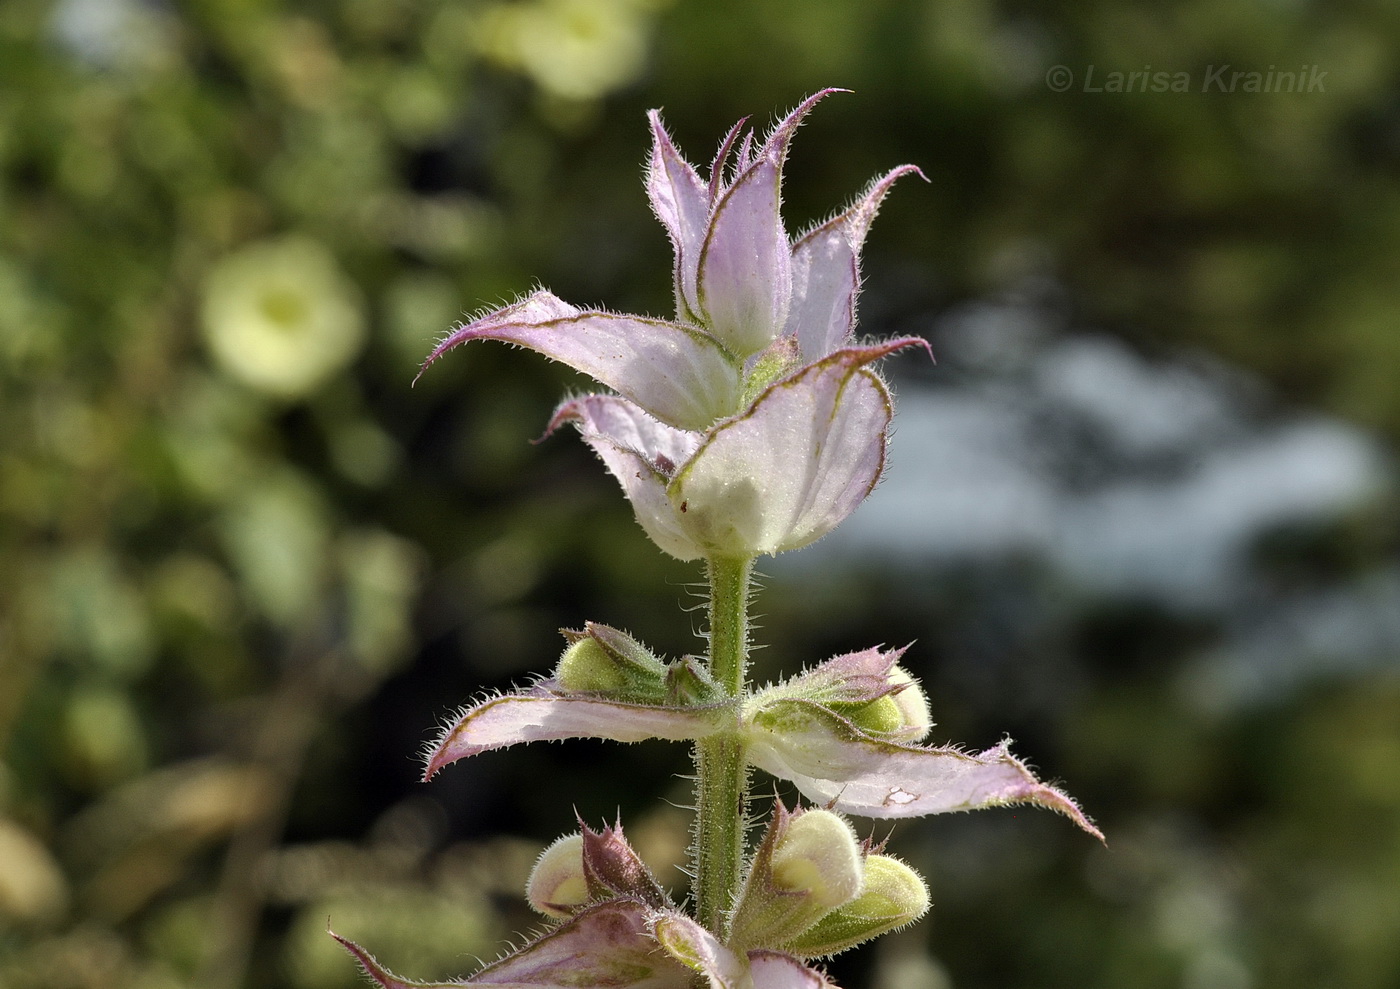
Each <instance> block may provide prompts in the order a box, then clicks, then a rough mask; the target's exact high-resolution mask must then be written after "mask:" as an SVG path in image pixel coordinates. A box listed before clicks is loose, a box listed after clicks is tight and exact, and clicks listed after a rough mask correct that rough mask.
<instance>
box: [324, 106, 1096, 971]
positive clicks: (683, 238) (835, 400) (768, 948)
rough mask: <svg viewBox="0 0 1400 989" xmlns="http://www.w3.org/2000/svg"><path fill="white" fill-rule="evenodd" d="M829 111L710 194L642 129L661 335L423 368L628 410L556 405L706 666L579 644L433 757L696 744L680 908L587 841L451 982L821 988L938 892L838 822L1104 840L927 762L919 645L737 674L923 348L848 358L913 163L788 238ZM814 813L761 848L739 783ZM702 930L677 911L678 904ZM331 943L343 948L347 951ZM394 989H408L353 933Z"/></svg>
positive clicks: (745, 155) (936, 753)
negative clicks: (1022, 812)
mask: <svg viewBox="0 0 1400 989" xmlns="http://www.w3.org/2000/svg"><path fill="white" fill-rule="evenodd" d="M830 92H832V91H831V90H827V91H824V92H821V93H817V94H815V95H814V96H812V97H810V98H808V99H807V100H806V101H805V102H803V103H802V104H801V105H800V106H798V107H797V109H795V110H794V111H793V112H792V113H790V114H789V115H788V116H787V117H785V118H784V119H783V120H782V121H781V122H779V123H778V124H777V126H776V127H774V128H773V130H772V131H771V132H770V133H769V134H768V135H767V137H766V138H763V139H760V138H758V137H755V135H754V132H753V131H752V130H749V131H744V123H745V121H742V120H741V121H740V122H739V123H738V124H736V125H735V126H734V127H733V128H732V129H731V130H730V131H729V133H728V134H727V135H726V136H725V138H724V140H723V141H722V142H721V144H720V146H719V151H718V153H717V154H716V156H715V158H714V162H713V164H712V165H711V166H710V171H709V175H708V177H703V176H702V175H701V174H700V173H699V172H698V171H697V170H696V169H695V168H694V167H693V166H692V165H690V164H689V163H687V162H686V160H685V159H684V158H682V157H681V155H680V153H679V152H678V151H677V150H676V148H675V146H674V145H673V143H672V141H671V138H670V136H669V135H668V134H667V132H666V130H665V128H664V126H663V125H662V122H661V118H660V115H659V114H658V113H657V112H655V111H653V112H652V113H651V115H650V120H651V131H652V150H651V158H650V162H649V165H648V168H647V171H646V188H647V195H648V196H649V197H650V199H651V205H652V208H653V209H654V210H655V211H656V215H657V216H658V217H659V218H660V220H661V222H662V223H663V224H664V225H665V227H666V230H667V232H668V233H669V234H670V238H671V241H672V244H673V245H674V248H675V268H674V278H675V297H676V317H675V319H672V320H664V319H653V318H648V317H642V316H632V315H624V314H618V313H612V312H605V311H601V310H596V309H578V308H576V307H574V306H571V305H569V304H568V303H567V302H564V301H562V300H561V299H558V298H556V297H555V296H554V295H552V294H550V293H549V292H548V291H544V290H538V291H535V292H534V293H532V294H530V295H529V296H527V297H525V298H523V299H521V300H520V301H518V302H516V303H514V304H513V305H508V306H505V307H503V308H500V309H497V310H495V311H493V312H489V313H486V314H485V315H483V316H481V317H480V318H478V319H476V320H474V321H472V322H470V323H468V324H466V325H463V326H460V327H458V328H457V329H456V330H455V331H454V332H452V333H451V334H450V335H449V336H447V338H446V339H444V340H443V341H442V343H441V344H440V345H439V346H438V347H437V349H436V350H435V351H434V352H433V353H432V354H431V355H430V356H429V358H428V360H427V362H426V363H425V365H424V366H425V367H426V366H427V364H431V363H432V362H433V361H435V360H436V359H437V358H438V357H439V356H441V355H442V354H444V353H445V352H447V351H448V350H451V349H452V348H454V347H456V346H458V345H460V344H463V343H466V342H468V341H471V340H500V341H504V342H507V343H512V344H517V345H520V346H524V347H528V348H530V349H533V350H537V351H539V352H541V353H543V354H545V355H546V356H547V357H550V358H553V359H554V360H558V361H563V362H564V363H566V364H569V365H570V366H572V367H574V368H576V369H578V370H580V371H583V372H585V373H587V374H589V375H591V376H592V377H594V378H596V379H597V380H598V381H599V382H600V383H601V384H603V385H605V386H607V388H609V389H611V391H609V392H604V393H599V394H591V395H585V396H582V397H578V398H573V399H570V400H568V401H566V402H564V403H563V404H562V405H561V406H560V407H559V409H558V410H557V411H556V412H555V414H554V417H553V420H552V421H551V422H550V424H549V431H551V432H552V431H553V430H554V429H556V428H558V427H559V426H561V425H563V424H564V423H571V424H573V425H574V426H575V427H577V429H578V431H579V432H580V434H581V435H582V436H583V439H584V442H586V443H587V444H588V445H589V446H590V447H592V449H593V451H594V452H595V453H596V454H597V455H598V457H599V458H600V459H601V460H602V461H603V463H604V464H605V465H606V466H607V468H608V470H609V471H611V472H612V473H613V475H614V476H616V478H617V480H618V481H619V482H620V483H621V485H622V489H623V492H624V493H625V494H626V496H627V498H628V499H629V500H630V501H631V502H632V508H633V510H634V511H635V513H636V517H637V521H638V522H639V523H641V526H642V528H643V529H644V530H645V531H646V533H647V535H648V536H650V537H651V539H652V540H653V541H654V542H655V543H656V544H657V545H658V546H660V547H661V549H662V550H664V551H665V552H667V553H669V554H670V555H672V556H674V557H677V558H679V559H681V560H703V561H705V569H706V573H707V576H708V580H709V600H708V634H707V640H708V646H709V648H708V655H707V656H705V657H695V656H686V657H682V658H680V659H677V660H672V661H667V660H665V659H662V658H661V657H659V656H657V655H656V654H655V653H654V652H653V651H652V650H650V649H648V648H647V647H646V646H645V645H643V644H642V643H640V642H638V641H637V640H636V639H635V638H633V637H632V636H630V635H628V634H627V633H625V632H622V631H619V630H617V629H615V628H610V627H608V626H606V625H601V624H597V623H592V622H590V623H588V624H586V625H584V627H583V629H582V630H578V631H566V632H565V633H564V637H565V639H566V641H567V646H566V648H565V649H564V652H563V655H562V657H561V658H560V660H559V663H558V665H557V666H556V667H555V669H554V672H553V675H552V676H550V677H548V678H547V679H543V680H541V681H539V682H537V683H535V684H534V685H533V686H531V687H529V688H528V689H524V690H518V691H515V692H512V693H508V694H505V695H502V696H497V697H492V698H490V699H488V700H485V701H482V702H481V703H478V704H476V705H474V706H472V707H469V708H467V709H465V710H463V711H462V712H461V713H460V714H459V715H458V716H457V717H456V718H455V720H453V721H452V723H451V724H450V725H449V726H448V727H447V728H446V730H445V731H444V732H443V734H442V736H441V737H440V738H439V739H438V740H437V742H436V743H435V744H434V745H432V746H431V747H430V750H429V752H428V754H427V767H426V769H427V771H426V777H427V778H431V777H432V776H433V775H434V774H436V773H437V772H438V771H439V770H441V769H442V768H444V767H445V766H447V765H448V764H449V763H452V762H455V761H457V760H458V759H464V758H467V757H468V756H475V755H479V754H480V753H483V752H487V751H489V750H492V749H500V748H505V747H507V746H510V745H516V744H518V743H521V742H535V741H541V740H556V739H565V738H576V737H593V738H610V739H615V740H617V741H620V742H640V741H642V740H644V739H652V738H662V739H670V740H673V741H689V742H692V743H693V745H694V755H695V768H696V777H695V780H696V782H695V808H696V821H695V825H694V828H693V844H692V846H691V853H690V854H691V862H690V871H691V875H692V878H693V886H692V889H691V890H690V896H689V899H688V900H687V901H686V902H685V903H684V904H678V903H677V902H676V901H675V900H674V899H673V898H672V896H671V895H670V894H669V893H668V892H667V891H666V890H665V889H664V888H663V887H662V885H661V884H660V883H659V882H658V881H657V880H656V878H655V876H654V875H653V874H652V873H651V871H650V870H649V869H648V868H647V866H646V865H645V864H644V863H643V862H642V860H641V859H640V858H639V857H638V855H637V854H636V852H635V851H633V849H632V848H631V846H630V845H629V844H628V842H627V839H626V838H625V837H624V835H623V832H622V828H621V826H620V825H616V826H612V827H604V828H603V829H602V830H601V831H595V830H593V829H592V828H590V827H588V826H587V825H585V824H583V822H580V830H579V831H578V832H577V833H575V834H571V835H568V836H565V837H563V838H560V839H559V840H558V841H556V842H555V843H554V844H552V845H550V846H549V848H547V849H546V850H545V852H544V853H543V854H542V855H541V856H540V859H539V862H538V863H537V865H536V866H535V869H534V872H533V873H532V875H531V876H530V879H529V882H528V884H527V888H526V897H527V899H528V900H529V902H530V904H531V905H532V906H533V907H534V908H535V909H536V910H538V911H539V912H540V913H541V914H543V915H544V916H545V917H546V918H548V920H549V921H550V926H549V927H548V928H547V929H546V931H545V933H543V934H542V935H540V936H538V937H535V938H534V939H533V940H530V941H529V942H528V943H526V944H525V945H524V946H523V947H521V948H519V949H518V950H516V951H514V952H512V953H511V954H509V955H508V956H506V957H504V958H502V959H500V960H499V961H496V962H495V963H493V964H490V965H487V966H486V967H485V968H484V969H482V970H481V971H479V972H477V973H476V974H475V975H472V976H470V977H468V978H466V979H464V980H461V981H458V982H451V983H438V985H488V986H490V985H494V986H503V985H509V986H520V987H526V986H532V987H542V989H556V987H558V989H562V987H566V986H567V987H579V986H610V987H638V989H643V987H644V989H686V987H688V986H691V985H693V984H695V983H696V982H697V981H698V982H699V983H700V984H702V985H703V984H708V985H709V986H711V987H713V989H748V987H754V989H818V987H824V986H829V985H830V983H829V982H828V980H827V979H826V977H825V976H824V975H823V974H822V973H821V971H820V970H819V969H817V968H815V967H813V964H814V962H815V961H816V960H819V959H821V958H824V957H827V956H830V955H833V954H835V953H836V952H839V951H843V950H845V949H846V948H849V947H851V946H853V945H856V944H859V943H861V942H863V941H866V940H869V939H870V938H873V937H876V936H878V935H880V934H883V933H886V932H888V931H892V930H895V929H897V928H901V927H904V926H905V925H907V924H910V923H912V922H913V921H915V920H917V919H918V918H919V917H920V916H921V915H923V914H924V912H925V911H926V910H927V909H928V906H929V894H928V889H927V886H926V885H925V883H924V880H923V879H922V878H921V877H920V876H919V875H918V873H916V872H915V871H914V870H913V869H911V868H910V867H909V866H908V865H906V864H905V863H903V862H901V861H900V860H899V859H897V858H895V857H893V856H890V855H887V854H885V853H884V848H883V845H880V846H876V845H873V844H872V843H871V842H870V841H869V840H865V841H862V840H861V839H860V838H858V837H857V834H856V831H855V829H854V828H853V826H852V824H851V823H850V821H849V818H852V817H855V818H882V819H883V818H904V817H914V816H918V815H923V814H938V813H943V812H947V811H962V810H971V809H974V808H979V807H989V806H1001V805H1006V804H1038V805H1040V806H1043V807H1048V808H1050V809H1052V810H1056V811H1059V812H1060V813H1062V814H1064V815H1066V816H1068V817H1069V818H1071V819H1072V820H1073V821H1074V822H1075V823H1077V824H1078V825H1079V826H1080V827H1081V828H1083V829H1084V830H1086V831H1088V832H1089V833H1091V834H1093V835H1095V836H1098V837H1100V838H1102V835H1100V834H1099V832H1098V830H1097V829H1096V828H1095V827H1094V826H1093V824H1092V823H1090V821H1089V820H1088V819H1087V818H1086V817H1085V816H1084V814H1083V813H1082V812H1081V811H1080V809H1079V807H1078V806H1076V804H1075V803H1074V801H1073V800H1071V799H1070V798H1069V797H1068V796H1067V795H1065V794H1064V793H1062V792H1060V791H1059V790H1057V789H1055V788H1054V787H1051V786H1047V785H1046V784H1044V783H1041V782H1040V781H1038V780H1037V779H1036V778H1035V776H1034V775H1033V774H1032V773H1031V772H1030V771H1029V770H1028V769H1027V768H1026V766H1025V765H1024V764H1023V763H1022V762H1021V761H1020V760H1018V759H1017V758H1016V757H1015V756H1013V755H1012V754H1011V752H1010V751H1009V748H1008V746H1007V743H1005V742H1003V743H1002V744H1000V745H998V746H996V747H995V748H992V749H988V750H987V751H984V752H978V753H969V752H965V751H962V750H960V749H958V748H956V747H952V746H942V747H937V746H927V745H923V744H921V742H922V740H923V739H924V738H925V736H926V735H927V734H928V733H929V730H930V728H931V727H932V722H931V721H930V712H929V706H928V701H927V699H926V698H925V695H924V692H923V691H922V689H921V688H920V686H919V684H918V682H917V681H915V680H914V679H913V678H912V677H911V676H910V675H909V674H908V673H907V672H906V671H905V670H904V668H903V667H901V666H900V665H899V660H900V658H901V656H902V654H903V652H904V650H902V649H893V650H886V649H881V648H872V649H866V650H863V651H860V652H852V653H848V654H846V655H843V656H837V657H836V658H834V659H829V660H827V661H825V662H823V663H819V664H817V665H816V666H813V667H811V668H809V669H806V670H804V671H802V672H800V673H798V674H797V675H795V676H793V677H791V678H790V679H788V680H786V681H784V682H781V683H778V684H776V685H770V686H767V687H764V688H761V689H758V688H755V687H753V686H751V685H750V684H749V682H748V678H747V676H746V665H747V658H748V652H749V620H748V607H749V603H750V596H751V583H750V581H751V575H752V572H753V564H754V561H755V559H756V558H758V557H760V556H762V555H764V554H772V553H780V552H785V551H788V550H795V549H800V548H801V547H803V546H806V545H807V544H808V543H811V542H813V541H814V540H816V539H819V538H821V537H822V536H823V535H825V534H826V533H827V532H829V531H831V529H832V528H834V527H835V526H836V525H837V524H839V523H840V522H841V520H842V519H844V518H845V517H846V516H847V515H849V514H850V513H851V512H852V511H853V510H854V509H855V508H856V506H857V505H859V504H860V503H861V501H863V500H864V499H865V497H866V496H867V495H868V494H869V493H870V491H871V489H872V488H873V487H874V485H875V483H876V481H877V480H878V479H879V477H880V474H881V471H882V470H883V468H884V463H885V449H886V443H887V441H888V434H889V427H890V421H891V416H892V414H893V405H892V401H891V397H890V392H889V389H888V387H887V386H886V385H885V383H884V381H883V380H882V379H881V378H880V375H879V373H878V372H877V371H876V370H875V368H874V365H875V364H876V362H878V361H879V360H880V359H881V358H882V357H885V356H886V355H888V354H891V353H893V352H895V351H898V350H901V349H904V348H907V347H924V348H926V349H927V347H928V344H927V343H926V342H925V341H924V340H922V339H920V338H918V337H899V338H896V339H892V340H885V341H879V342H865V343H861V342H858V341H857V340H856V338H855V311H856V295H857V292H858V290H859V287H860V252H861V245H862V242H863V241H864V238H865V234H866V232H867V230H868V229H869V226H870V222H871V220H872V219H873V218H874V216H875V213H876V210H877V209H878V208H879V206H880V203H881V201H882V200H883V199H884V197H885V195H886V193H887V192H888V191H889V189H890V187H891V185H893V183H894V182H895V181H896V180H897V179H898V178H900V177H901V176H904V175H907V174H910V173H914V174H920V173H919V170H918V169H917V168H915V167H914V166H912V165H903V166H901V167H899V168H896V169H894V170H892V171H890V172H888V173H887V174H885V175H882V176H880V177H879V178H877V179H876V180H875V181H874V182H872V183H871V184H870V186H869V188H867V189H866V190H865V191H864V192H863V193H862V194H861V195H860V196H858V197H857V198H856V200H855V201H854V202H853V203H852V204H851V205H850V206H849V207H847V208H846V209H845V210H843V211H841V212H839V213H837V214H836V215H835V216H833V217H832V218H831V219H829V220H827V221H825V222H823V223H820V224H818V225H816V226H815V227H813V228H812V229H811V230H809V231H808V232H807V233H805V234H804V235H802V236H800V237H798V238H797V239H796V240H790V239H789V238H788V235H787V233H786V231H785V230H784V227H783V221H782V218H781V216H780V215H779V202H780V192H781V183H782V169H783V162H784V158H785V157H786V155H787V150H788V145H789V143H790V141H791V140H792V136H793V132H794V131H795V130H796V128H797V126H798V125H799V123H801V121H802V119H803V118H804V117H805V116H806V115H807V113H808V112H809V111H810V110H811V109H812V107H813V106H814V105H815V104H816V103H817V102H818V101H819V100H821V99H822V98H823V97H824V96H826V95H828V94H829V93H830ZM754 766H756V767H758V768H760V769H762V770H765V771H766V772H768V773H770V774H772V775H773V776H775V777H777V778H779V779H782V780H787V781H789V782H790V783H791V784H792V785H793V786H795V787H796V789H797V790H798V791H799V792H800V793H801V795H802V796H803V797H805V798H806V799H807V801H809V806H802V805H800V804H799V805H798V806H797V807H795V808H793V809H788V808H787V807H786V806H785V804H784V803H783V802H782V801H781V800H775V801H774V805H773V808H772V811H771V813H770V814H769V817H768V820H767V825H766V828H765V829H764V832H763V834H762V837H761V840H759V841H758V842H757V843H756V845H755V847H753V848H752V849H749V848H747V847H746V845H747V842H746V840H745V837H746V828H747V827H748V824H749V822H750V820H751V817H750V815H751V795H750V792H749V791H750V787H749V781H750V768H751V767H754ZM687 908H688V909H687ZM337 937H338V935H337ZM339 940H341V942H342V943H343V944H344V945H345V946H346V948H348V949H349V950H350V952H351V953H352V954H353V955H354V956H355V957H356V958H357V959H358V960H359V962H360V964H361V965H362V966H363V968H364V970H365V971H366V973H368V975H369V976H370V977H371V978H372V979H373V980H374V981H375V982H377V983H378V984H379V985H380V986H383V987H386V989H404V987H407V986H413V985H422V983H412V982H406V981H404V980H403V979H400V978H399V977H397V976H395V975H393V974H391V973H390V972H388V971H387V970H386V969H384V968H383V967H382V966H380V965H379V964H378V963H377V962H376V961H375V960H374V958H373V957H372V956H371V955H370V954H369V953H368V952H366V951H365V950H364V949H363V948H361V947H359V946H358V945H356V944H354V943H353V942H351V941H348V940H345V939H339Z"/></svg>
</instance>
